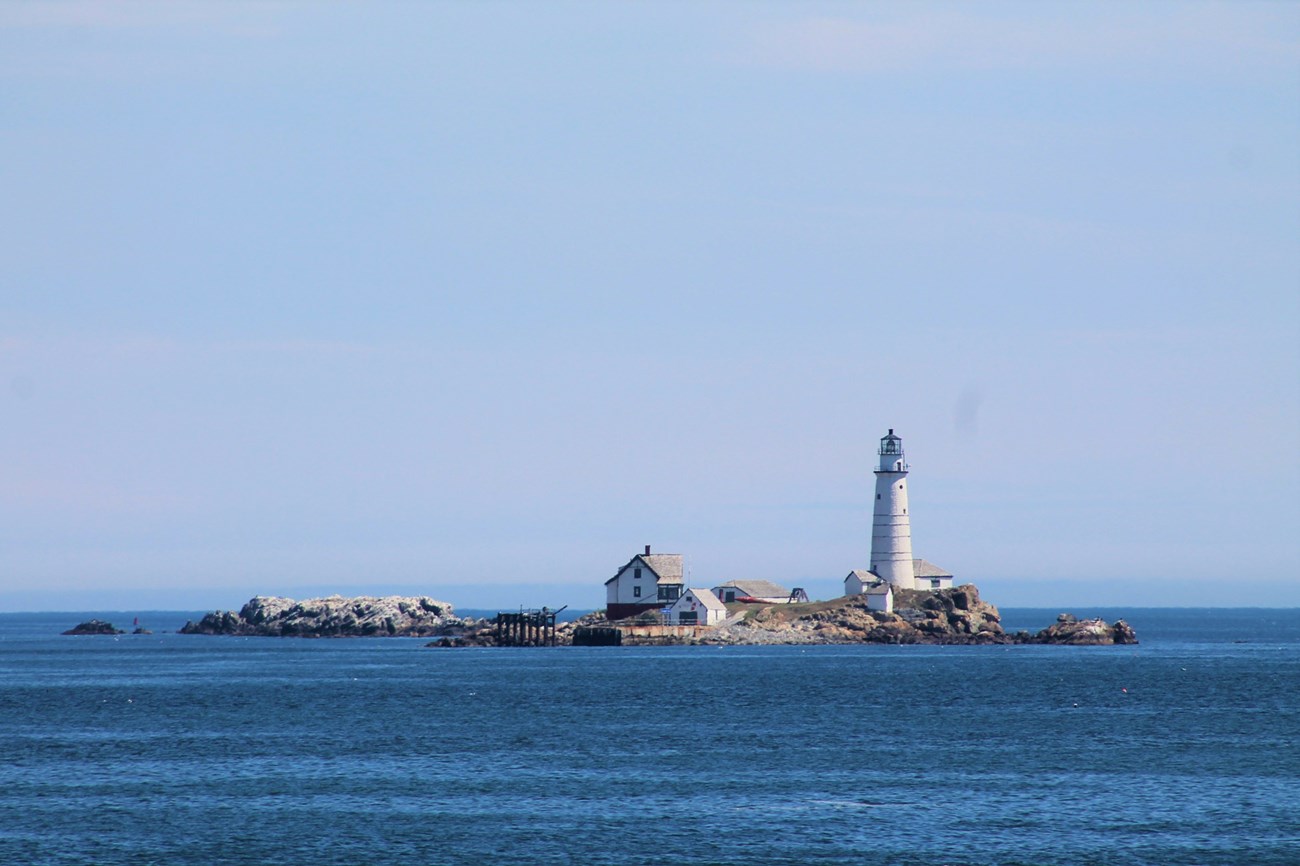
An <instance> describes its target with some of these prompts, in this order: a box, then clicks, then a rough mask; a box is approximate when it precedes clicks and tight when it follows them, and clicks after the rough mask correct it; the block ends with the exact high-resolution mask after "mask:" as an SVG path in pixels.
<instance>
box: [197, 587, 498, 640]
mask: <svg viewBox="0 0 1300 866" xmlns="http://www.w3.org/2000/svg"><path fill="white" fill-rule="evenodd" d="M475 624H476V621H475V620H472V619H463V618H461V617H458V616H456V615H455V614H454V613H453V612H452V607H451V605H449V604H447V603H446V602H443V601H437V600H436V599H432V598H429V597H428V596H416V597H405V596H397V595H392V596H386V597H383V598H374V597H370V596H362V597H359V598H345V597H343V596H341V595H332V596H329V597H328V598H312V599H307V600H305V601H294V600H293V599H291V598H281V597H278V596H261V595H259V596H257V597H255V598H253V599H251V600H250V601H249V602H248V603H247V604H245V605H244V606H243V607H242V608H241V609H240V610H239V612H238V613H235V612H233V611H214V612H212V613H209V614H207V615H206V616H204V617H203V619H201V620H199V621H198V622H192V621H191V622H187V623H185V625H184V626H183V627H182V628H181V630H180V633H181V634H211V635H246V636H263V637H434V636H438V635H444V634H456V633H458V631H460V630H465V629H468V628H472V627H473V626H474V625H475Z"/></svg>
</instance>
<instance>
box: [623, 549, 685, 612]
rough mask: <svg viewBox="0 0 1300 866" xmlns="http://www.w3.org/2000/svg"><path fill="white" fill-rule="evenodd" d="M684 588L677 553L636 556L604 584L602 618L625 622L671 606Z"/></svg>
mask: <svg viewBox="0 0 1300 866" xmlns="http://www.w3.org/2000/svg"><path fill="white" fill-rule="evenodd" d="M684 589H685V586H684V584H683V581H682V555H681V554H680V553H651V552H650V545H648V544H647V545H646V546H645V553H638V554H637V555H636V556H634V557H632V558H631V559H629V560H628V561H627V564H626V565H624V566H623V567H622V568H620V569H619V570H618V572H617V573H616V574H615V575H614V576H613V577H611V578H610V579H609V580H607V581H605V616H606V617H607V618H609V619H612V620H613V619H626V618H627V617H630V616H636V615H637V614H639V613H644V612H646V611H648V610H660V609H662V608H665V607H669V606H671V605H672V604H673V603H674V602H676V601H677V600H678V599H679V598H681V597H682V592H683V590H684Z"/></svg>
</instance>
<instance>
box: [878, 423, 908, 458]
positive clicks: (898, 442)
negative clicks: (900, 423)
mask: <svg viewBox="0 0 1300 866" xmlns="http://www.w3.org/2000/svg"><path fill="white" fill-rule="evenodd" d="M877 453H878V454H880V455H881V456H884V455H886V454H888V455H891V456H893V455H898V456H900V457H901V456H902V455H903V440H902V438H901V437H899V436H895V435H894V428H893V427H890V428H889V433H888V434H887V435H885V436H883V437H881V439H880V451H879V452H877Z"/></svg>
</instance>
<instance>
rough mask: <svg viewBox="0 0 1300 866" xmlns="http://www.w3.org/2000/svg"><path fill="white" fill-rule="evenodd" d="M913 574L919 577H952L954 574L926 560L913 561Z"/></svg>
mask: <svg viewBox="0 0 1300 866" xmlns="http://www.w3.org/2000/svg"><path fill="white" fill-rule="evenodd" d="M912 574H914V575H916V576H917V577H952V572H951V571H948V570H947V569H943V568H940V567H939V566H937V565H935V564H934V563H933V562H926V561H925V560H924V559H914V560H912Z"/></svg>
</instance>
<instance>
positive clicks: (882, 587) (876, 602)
mask: <svg viewBox="0 0 1300 866" xmlns="http://www.w3.org/2000/svg"><path fill="white" fill-rule="evenodd" d="M864 595H866V597H867V610H883V611H884V612H885V613H893V612H894V586H893V584H891V583H889V582H888V581H885V580H878V581H876V582H875V583H874V584H872V585H871V586H868V587H867V590H866V592H865V593H864Z"/></svg>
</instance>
